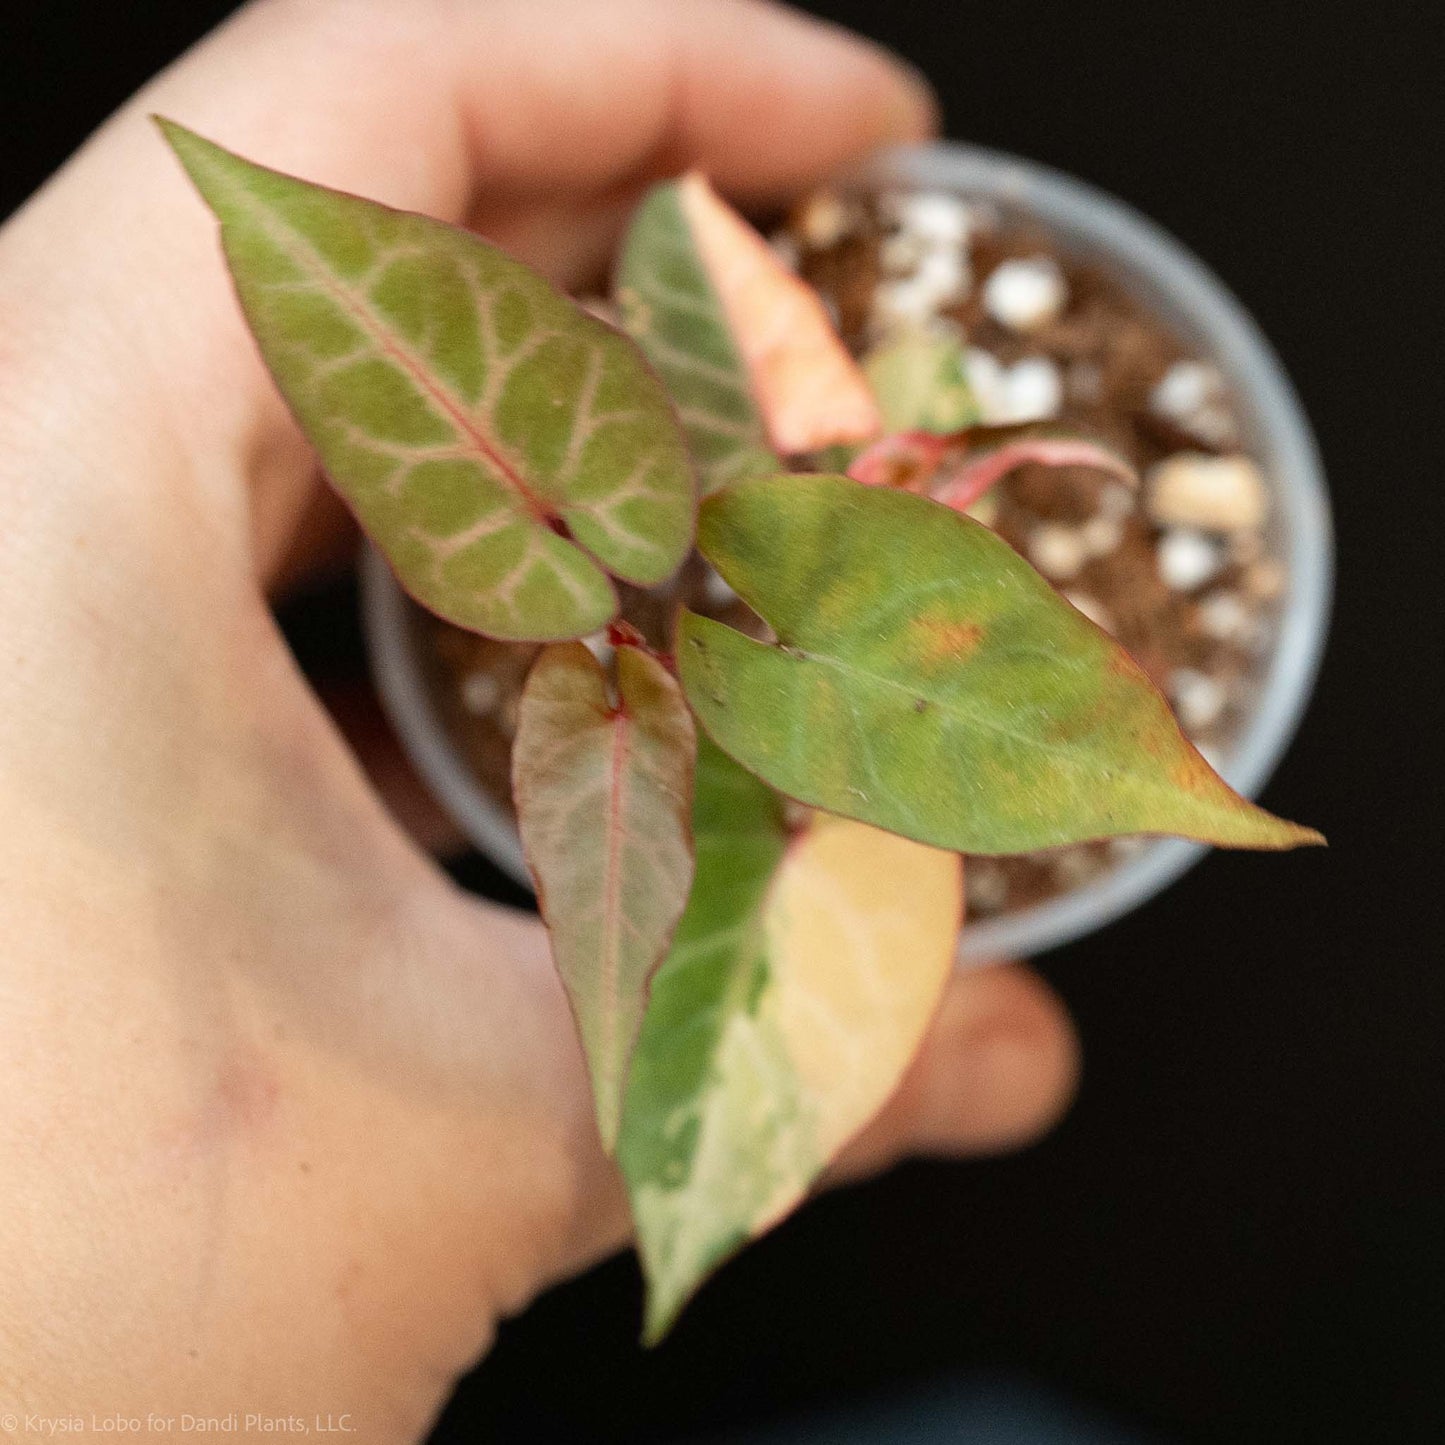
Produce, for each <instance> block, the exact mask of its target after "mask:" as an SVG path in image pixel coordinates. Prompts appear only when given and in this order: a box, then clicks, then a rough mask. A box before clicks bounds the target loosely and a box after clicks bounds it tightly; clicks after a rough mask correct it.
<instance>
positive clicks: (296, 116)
mask: <svg viewBox="0 0 1445 1445" xmlns="http://www.w3.org/2000/svg"><path fill="white" fill-rule="evenodd" d="M150 111H163V112H164V113H166V114H167V115H171V116H174V117H175V118H176V119H178V120H180V121H182V122H183V123H185V124H187V125H192V126H194V127H196V128H197V129H199V130H200V131H202V132H203V133H206V134H208V135H211V136H214V137H215V138H216V139H217V140H219V141H221V142H223V143H225V144H226V145H228V146H233V147H234V148H235V149H237V150H239V151H241V152H242V153H244V154H247V155H250V156H254V157H255V158H257V159H259V160H262V161H264V162H266V163H267V164H270V165H274V166H277V167H279V168H281V169H284V170H289V171H293V172H295V173H298V174H301V175H305V176H307V177H308V178H311V179H315V180H318V181H321V182H324V183H327V184H330V185H333V186H340V187H344V188H347V189H350V190H354V191H357V192H360V193H362V194H365V195H368V196H373V197H375V198H377V199H379V200H383V201H386V202H389V203H391V204H393V205H397V206H402V207H406V208H410V209H414V210H420V211H424V212H426V213H428V214H431V215H436V216H441V217H445V218H447V219H453V220H466V221H468V222H469V223H471V224H473V225H475V226H477V227H478V228H479V229H481V230H482V231H483V232H484V233H485V234H487V235H488V236H489V237H490V238H491V239H493V240H496V241H497V242H499V243H500V244H501V245H503V246H505V247H507V248H508V249H509V250H512V251H513V252H515V253H516V254H517V255H519V256H520V257H521V258H522V259H525V260H527V261H529V262H531V263H532V264H534V265H538V266H541V267H542V268H543V269H545V270H547V271H549V272H550V273H551V274H552V275H553V276H554V277H556V278H557V279H559V280H562V281H566V282H572V281H578V280H580V279H583V278H585V277H586V276H587V275H588V274H590V273H591V272H593V271H594V270H595V269H596V268H597V267H598V266H599V265H600V264H601V263H602V261H603V260H604V258H605V257H606V255H607V253H608V250H609V248H610V246H611V245H612V243H613V242H614V240H615V238H616V236H617V234H618V231H619V229H620V225H621V222H622V219H623V217H624V216H625V215H626V213H627V210H628V208H629V206H630V203H631V201H632V200H634V199H635V197H636V196H637V195H638V194H639V193H640V191H641V190H642V188H643V187H644V186H645V185H646V184H647V183H648V182H650V181H651V180H654V179H656V178H657V177H658V176H660V175H663V174H666V173H669V172H672V171H675V170H677V169H679V168H681V167H682V166H684V165H688V164H697V165H700V166H702V167H703V168H705V169H707V170H708V171H709V172H711V174H712V175H713V177H714V178H715V180H716V181H717V183H718V184H719V186H720V187H721V188H722V189H723V190H725V191H726V192H728V193H729V194H730V195H732V196H733V197H735V198H737V199H738V200H739V201H741V202H742V203H744V204H748V203H763V202H767V201H776V200H779V199H782V198H785V197H787V196H788V195H790V194H793V193H796V192H797V191H798V190H799V189H800V188H801V187H803V186H805V185H807V184H808V183H809V182H811V181H812V180H815V179H817V178H819V177H820V176H822V175H825V174H827V172H828V171H830V170H831V169H833V168H834V167H836V166H837V165H838V164H840V163H841V162H843V161H845V160H846V159H848V158H849V157H851V156H853V155H856V154H858V153H860V152H863V151H865V150H867V149H868V148H870V147H872V146H873V145H875V144H878V143H881V142H884V141H889V140H895V141H896V140H904V139H910V138H915V137H917V136H920V135H922V134H923V133H925V132H926V130H927V129H928V127H929V125H930V124H931V109H930V104H929V102H928V100H927V98H926V96H925V95H924V94H923V93H922V92H921V91H920V89H919V88H918V86H917V83H916V82H914V81H912V80H911V79H909V78H908V77H907V76H906V75H905V74H904V73H902V72H901V71H899V70H898V69H896V68H895V67H894V66H893V65H892V63H891V62H889V61H888V60H887V59H886V58H885V57H883V56H882V55H881V54H879V53H878V52H877V51H875V50H873V49H871V48H869V47H867V46H865V45H863V44H861V43H860V42H857V41H854V40H851V39H848V38H846V37H844V36H842V35H840V34H839V33H837V32H835V31H830V30H827V29H824V28H822V27H820V26H817V25H815V24H813V23H811V22H808V21H806V20H803V19H801V18H799V17H796V16H792V15H789V14H787V13H785V12H782V11H779V10H775V9H769V8H766V7H764V6H762V5H757V4H751V3H744V0H613V3H611V4H609V5H607V6H599V5H595V4H588V3H586V0H550V3H545V4H544V3H542V0H475V3H471V4H465V3H455V0H453V3H446V0H390V3H386V0H263V3H258V4H254V5H252V6H250V7H249V8H247V9H246V10H244V11H242V12H241V13H240V14H239V15H238V16H237V17H236V19H234V20H233V21H232V22H231V23H230V24H228V25H227V26H225V27H223V28H222V29H221V30H220V31H218V32H217V33H216V34H215V35H214V36H213V37H211V38H210V39H209V40H208V41H206V42H205V43H203V44H202V45H201V46H200V47H198V48H197V50H195V51H194V52H193V53H191V54H190V55H188V56H187V57H185V58H184V59H183V60H182V61H180V62H179V63H178V64H177V65H176V66H175V67H173V68H172V69H171V70H170V71H168V72H167V73H166V74H165V75H163V76H162V77H160V78H159V79H158V80H157V81H156V82H155V83H154V84H153V85H151V86H150V87H148V88H147V89H146V90H145V91H143V92H142V93H141V94H140V95H139V96H137V97H136V98H135V100H133V101H132V102H131V103H130V104H129V105H127V106H126V107H125V108H124V109H123V110H122V111H121V112H120V113H119V114H118V115H117V116H116V117H115V118H114V119H113V120H112V121H111V122H109V123H108V124H107V125H106V126H105V127H104V128H103V129H102V130H101V131H100V132H99V133H98V134H97V136H96V137H95V138H94V139H93V140H92V141H91V142H90V143H89V144H88V145H87V146H86V147H85V148H84V149H83V150H82V151H81V152H80V153H79V154H78V155H77V156H76V157H75V158H74V159H73V160H72V161H71V162H70V164H69V165H68V166H67V167H66V168H65V169H64V170H63V171H62V172H61V173H60V174H59V175H58V176H57V177H56V178H55V179H54V180H53V181H52V182H51V183H50V184H49V185H48V186H47V187H46V188H45V189H44V190H43V191H42V192H41V193H40V194H39V195H38V196H37V197H35V198H34V199H33V200H32V201H31V202H30V204H29V205H28V206H27V207H26V208H25V209H23V210H22V211H21V212H20V213H19V214H18V215H17V216H16V217H14V218H13V219H12V220H11V221H10V222H9V223H8V225H7V226H6V227H5V228H4V229H3V231H0V316H3V318H4V332H3V335H0V506H3V508H4V517H3V526H0V601H3V606H4V614H5V616H6V618H7V621H8V624H9V625H8V628H7V634H6V649H7V655H8V660H9V664H10V665H9V670H8V677H7V687H6V690H5V698H4V704H3V707H0V897H3V900H4V901H3V911H4V912H3V916H4V920H5V927H4V945H3V956H0V1079H3V1086H0V1087H3V1092H4V1097H5V1100H6V1104H5V1107H4V1109H3V1110H0V1178H3V1180H4V1188H3V1193H0V1279H3V1280H4V1281H5V1287H4V1290H3V1292H0V1401H4V1402H5V1403H6V1404H7V1405H8V1404H9V1403H10V1402H12V1401H13V1402H14V1403H15V1408H17V1409H20V1408H22V1407H28V1408H29V1409H32V1410H34V1411H38V1412H42V1413H49V1414H59V1413H70V1412H75V1413H82V1414H83V1413H86V1412H88V1411H90V1410H92V1409H95V1410H106V1411H121V1412H125V1413H128V1414H131V1415H139V1416H141V1417H144V1416H146V1415H147V1414H148V1413H150V1412H155V1413H158V1414H161V1415H166V1414H170V1415H172V1416H175V1415H179V1414H180V1413H181V1412H183V1411H184V1412H188V1413H191V1414H198V1415H204V1414H223V1413H225V1412H226V1411H228V1410H230V1409H240V1410H254V1411H257V1412H260V1413H263V1414H269V1415H273V1416H274V1415H283V1414H288V1413H295V1414H302V1415H306V1416H309V1415H311V1414H313V1413H317V1412H321V1413H329V1414H332V1415H339V1414H343V1413H345V1414H349V1415H351V1417H352V1419H353V1421H354V1422H356V1428H357V1429H358V1430H359V1431H360V1432H361V1433H362V1434H363V1435H364V1436H365V1437H366V1438H367V1439H375V1440H388V1439H409V1438H414V1437H415V1436H417V1435H418V1434H420V1433H421V1432H422V1431H423V1430H424V1429H425V1428H426V1425H427V1422H428V1421H429V1420H430V1419H431V1417H432V1416H433V1414H434V1413H435V1411H436V1410H437V1408H438V1407H439V1405H440V1404H441V1402H442V1401H443V1399H444V1398H445V1394H446V1392H447V1390H448V1388H449V1386H450V1383H451V1381H452V1380H453V1378H454V1377H455V1375H456V1374H457V1373H458V1372H460V1371H462V1370H464V1369H465V1368H466V1367H467V1366H468V1365H469V1364H470V1363H471V1362H472V1361H473V1360H474V1359H475V1358H476V1357H477V1355H478V1354H479V1353H481V1352H482V1351H483V1350H484V1349H485V1348H486V1346H487V1343H488V1341H489V1339H490V1336H491V1332H492V1330H493V1328H494V1327H495V1324H496V1322H497V1320H498V1319H499V1318H500V1317H502V1316H503V1315H505V1314H507V1313H508V1312H510V1311H513V1310H515V1309H518V1308H520V1307H521V1306H522V1305H524V1304H525V1303H526V1302H527V1301H528V1300H529V1299H531V1298H532V1297H533V1296H534V1295H535V1294H536V1293H537V1292H538V1291H539V1290H540V1289H542V1288H544V1287H546V1286H547V1285H548V1284H549V1283H551V1282H553V1281H555V1280H557V1279H560V1278H563V1277H565V1276H567V1275H569V1274H571V1273H574V1272H575V1271H577V1270H578V1269H580V1268H583V1267H584V1266H585V1265H586V1264H587V1263H589V1262H590V1261H592V1260H595V1259H597V1258H599V1257H600V1256H602V1255H603V1254H605V1253H607V1252H609V1251H611V1250H613V1249H615V1248H617V1247H619V1246H620V1245H621V1244H622V1243H623V1242H624V1241H625V1238H626V1230H627V1216H626V1210H625V1207H624V1203H623V1199H622V1196H621V1191H620V1188H619V1185H618V1182H617V1179H616V1177H615V1174H614V1172H613V1170H612V1167H611V1166H610V1164H609V1163H608V1162H607V1161H606V1160H605V1159H604V1158H603V1156H602V1154H601V1151H600V1149H599V1148H598V1145H597V1142H596V1138H595V1134H594V1129H593V1125H592V1119H591V1106H590V1099H589V1095H588V1090H587V1088H586V1084H585V1080H584V1077H583V1072H582V1064H581V1059H580V1054H579V1051H578V1048H577V1045H576V1042H575V1038H574V1034H573V1030H572V1025H571V1019H570V1015H569V1014H568V1011H567V1007H566V1003H565V1000H564V998H563V995H562V992H561V988H560V985H559V984H558V982H557V979H556V977H555V974H554V972H553V970H552V967H551V964H550V960H549V958H548V954H547V947H546V942H545V938H544V937H543V935H542V933H541V930H540V928H539V926H538V925H537V924H536V922H535V921H534V920H531V919H528V918H523V917H521V916H519V915H516V914H513V913H510V912H507V911H505V910H502V909H498V908H494V907H491V906H489V905H487V904H485V903H482V902H480V901H478V900H476V899H474V898H470V897H467V896H465V895H463V894H461V893H460V892H458V891H457V890H456V889H454V888H453V887H452V886H451V885H450V884H449V883H448V882H447V880H446V879H445V877H444V875H442V874H441V873H440V872H439V871H438V870H437V869H436V868H435V867H434V866H433V865H432V864H431V862H430V861H429V860H428V859H427V858H426V857H425V855H424V854H423V853H422V851H421V850H420V849H419V848H418V847H417V846H416V845H415V843H414V842H412V841H411V840H410V839H409V838H408V837H407V835H406V834H405V833H404V832H403V831H402V829H401V828H400V827H399V826H398V825H397V823H396V822H395V821H394V820H393V815H392V814H391V813H390V812H389V811H388V809H387V808H386V806H385V805H384V804H383V802H382V801H381V799H380V798H379V797H378V794H377V791H376V789H375V788H374V787H373V786H372V784H371V783H370V782H369V781H368V779H367V777H366V775H365V773H364V772H363V770H362V767H361V766H360V765H359V764H358V760H357V758H356V756H355V755H354V753H353V752H352V751H351V750H350V749H349V748H348V747H347V745H346V743H345V741H344V740H343V738H342V736H341V734H340V733H339V731H338V729H337V727H336V725H335V724H334V722H333V721H332V720H331V719H330V718H329V717H328V715H327V713H326V711H325V709H324V708H323V707H322V706H321V705H320V704H319V702H318V700H317V698H316V697H315V695H314V694H313V693H312V692H311V691H310V689H309V688H308V687H307V685H306V683H305V681H304V680H303V679H302V678H301V676H300V675H299V673H298V672H297V670H296V668H295V666H294V664H293V662H292V661H291V659H290V657H289V654H288V653H287V651H286V648H285V646H284V643H283V642H282V640H281V638H280V636H279V633H278V632H277V630H276V627H275V624H274V622H273V621H272V618H271V615H270V612H269V608H268V604H267V596H268V592H270V591H271V590H273V589H274V587H275V586H276V585H278V583H279V582H281V581H282V580H284V579H285V578H287V577H289V576H292V575H294V574H295V572H296V571H297V570H298V569H302V568H304V567H305V566H306V565H308V562H309V561H313V560H314V559H315V557H316V555H317V550H318V548H320V549H321V550H324V547H325V539H326V538H327V537H328V536H332V535H335V531H336V527H337V525H339V522H338V516H337V514H336V512H335V511H334V510H333V509H332V508H331V507H330V505H329V504H328V502H327V500H326V494H325V493H324V492H322V491H321V490H320V488H319V485H318V479H317V476H316V471H315V465H314V461H313V459H312V456H311V454H310V452H309V450H308V449H307V447H306V446H305V444H304V443H303V441H302V439H301V437H300V435H299V433H298V432H297V431H296V429H295V427H294V424H293V423H292V422H291V420H290V418H289V417H288V415H287V414H286V412H285V410H284V407H283V406H282V404H281V402H280V399H279V397H278V396H277V394H276V392H275V389H274V387H273V386H272V385H271V383H270V381H269V379H268V378H267V376H266V374H265V373H264V371H263V370H262V368H261V366H260V363H259V361H258V359H257V357H256V354H255V351H254V347H253V345H252V343H251V342H250V339H249V337H248V336H247V334H246V332H245V329H244V326H243V323H242V321H241V318H240V314H239V311H238V309H237V307H236V306H235V303H234V298H233V297H232V295H231V293H230V290H229V288H228V286H227V285H226V283H225V280H224V272H223V267H222V263H221V259H220V254H219V248H218V247H217V244H216V238H215V231H214V227H213V225H212V224H211V223H210V221H209V219H208V217H207V216H206V213H205V212H204V209H203V208H202V207H201V205H200V204H199V202H198V201H197V200H196V198H195V196H194V194H193V193H192V192H191V190H190V189H189V186H188V184H187V183H186V181H185V179H184V177H183V176H182V174H181V173H180V171H179V169H178V167H176V165H175V164H174V161H173V160H172V158H171V157H170V156H169V155H168V153H167V152H166V150H165V148H164V146H163V145H161V143H160V142H159V140H158V138H157V137H156V136H155V134H154V132H153V131H152V129H151V127H150V126H149V125H148V124H147V123H146V121H145V116H146V114H147V113H148V112H150ZM1074 1073H1075V1048H1074V1043H1073V1038H1072V1034H1071V1032H1070V1029H1069V1026H1068V1023H1067V1020H1066V1019H1065V1017H1064V1015H1063V1012H1062V1010H1061V1008H1060V1007H1059V1005H1058V1004H1057V1002H1056V1001H1055V1000H1054V998H1053V997H1052V995H1051V994H1049V993H1048V992H1047V990H1046V989H1045V988H1044V986H1043V985H1042V984H1041V983H1040V982H1039V981H1038V980H1037V978H1036V977H1035V976H1034V975H1033V974H1031V973H1030V972H1028V971H1027V970H1026V969H1024V968H1022V967H1020V966H1012V967H1009V968H1001V969H993V970H987V971H981V972H973V973H969V974H960V975H959V976H958V977H957V978H955V980H954V981H953V983H952V985H951V987H950V990H949V993H948V995H947V998H946V1000H945V1003H944V1007H943V1010H942V1013H941V1015H940V1018H939V1021H938V1024H937V1025H936V1027H935V1029H934V1032H933V1035H932V1036H931V1038H930V1040H929V1041H928V1044H927V1045H926V1047H925V1049H924V1051H923V1053H922V1054H921V1056H920V1058H919V1060H918V1062H917V1063H916V1064H915V1066H914V1068H913V1069H912V1070H911V1071H910V1074H909V1075H908V1078H907V1079H906V1080H905V1082H904V1085H903V1087H902V1088H901V1089H900V1091H899V1093H898V1095H897V1097H896V1098H895V1099H894V1101H893V1102H892V1103H891V1104H890V1105H889V1107H888V1108H887V1110H885V1112H884V1114H883V1116H882V1117H881V1118H880V1119H879V1120H878V1121H876V1122H875V1124H874V1125H872V1126H871V1127H870V1129H869V1130H868V1131H867V1133H866V1134H865V1135H864V1137H863V1138H861V1139H860V1140H859V1141H858V1142H857V1144H856V1145H855V1146H854V1148H853V1149H852V1150H851V1151H850V1154H849V1156H848V1158H847V1159H846V1160H845V1161H844V1164H843V1166H842V1172H850V1171H852V1172H857V1171H860V1170H865V1169H872V1168H877V1167H881V1166H882V1165H884V1164H886V1163H887V1162H889V1161H891V1160H892V1159H894V1158H896V1157H898V1156H899V1155H900V1154H902V1153H905V1152H908V1151H911V1150H925V1151H942V1152H964V1153H970V1152H972V1153H977V1152H988V1151H992V1150H997V1149H1001V1148H1006V1147H1010V1146H1012V1145H1015V1144H1019V1143H1022V1142H1024V1141H1026V1140H1027V1139H1029V1138H1031V1137H1033V1136H1034V1135H1035V1134H1036V1133H1038V1132H1039V1131H1040V1130H1042V1129H1043V1128H1045V1127H1046V1126H1047V1125H1048V1124H1049V1123H1050V1122H1051V1121H1052V1120H1053V1118H1054V1117H1055V1116H1056V1115H1057V1113H1058V1111H1059V1110H1060V1108H1061V1107H1062V1106H1063V1104H1064V1103H1065V1102H1066V1100H1067V1098H1068V1095H1069V1093H1070V1091H1071V1088H1072V1083H1073V1078H1074Z"/></svg>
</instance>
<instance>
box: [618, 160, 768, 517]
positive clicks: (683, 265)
mask: <svg viewBox="0 0 1445 1445" xmlns="http://www.w3.org/2000/svg"><path fill="white" fill-rule="evenodd" d="M616 292H617V303H618V306H619V307H620V308H621V311H622V320H623V325H624V326H625V327H626V329H627V331H628V333H629V334H630V335H631V336H633V337H634V338H635V339H636V341H637V343H638V345H640V346H641V347H642V349H643V351H645V352H646V353H647V357H648V360H649V361H651V362H652V364H653V366H654V367H656V369H657V372H658V375H660V376H661V377H662V379H663V381H664V382H665V383H666V385H667V390H668V394H669V395H670V396H671V397H672V400H673V403H674V405H675V406H676V407H677V413H678V416H679V417H680V418H681V420H682V425H683V429H684V430H685V431H686V433H687V439H688V444H689V446H690V447H691V449H692V455H693V459H694V461H695V462H696V463H697V466H698V471H699V474H700V476H701V479H702V489H703V492H704V493H707V492H711V491H715V490H716V489H717V488H718V487H720V486H723V485H724V484H725V483H727V482H731V481H735V480H737V479H738V478H741V477H748V476H757V475H760V474H769V473H772V472H775V471H776V470H777V467H778V459H777V457H776V455H775V454H774V452H773V449H772V447H771V446H770V445H769V442H768V433H767V427H766V426H765V425H764V423H763V416H762V412H761V411H760V410H759V408H758V404H757V402H756V401H755V400H754V398H753V393H752V388H751V385H750V384H749V381H748V374H747V369H746V368H745V367H744V365H743V360H742V357H741V355H740V354H739V352H738V348H737V343H736V342H735V341H734V339H733V336H732V332H731V331H730V330H729V329H728V323H727V318H726V316H724V314H723V309H722V303H721V302H720V301H719V300H718V297H717V292H716V291H715V290H714V289H713V285H712V282H711V281H710V280H709V279H708V275H707V270H706V268H705V267H704V266H703V262H702V257H701V256H700V255H699V254H698V250H697V246H696V245H695V244H694V242H693V237H692V232H691V230H690V229H689V227H688V223H687V219H686V217H685V216H684V215H683V210H682V203H681V196H680V192H679V188H678V183H677V182H670V183H668V184H666V185H660V186H655V187H654V188H653V189H652V190H651V191H650V192H649V193H648V195H647V196H646V198H645V199H644V200H643V202H642V204H641V206H639V207H638V210H637V214H636V215H635V216H634V217H633V220H632V225H631V228H630V229H629V230H628V233H627V239H626V241H625V242H624V243H623V247H622V256H621V259H620V261H619V263H618V269H617V286H616Z"/></svg>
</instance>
